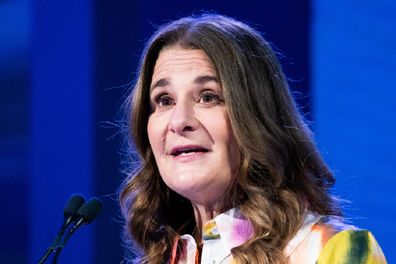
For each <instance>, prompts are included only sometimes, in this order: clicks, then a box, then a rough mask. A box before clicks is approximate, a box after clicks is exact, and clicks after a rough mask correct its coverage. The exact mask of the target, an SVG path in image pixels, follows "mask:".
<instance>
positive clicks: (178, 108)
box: [169, 102, 199, 135]
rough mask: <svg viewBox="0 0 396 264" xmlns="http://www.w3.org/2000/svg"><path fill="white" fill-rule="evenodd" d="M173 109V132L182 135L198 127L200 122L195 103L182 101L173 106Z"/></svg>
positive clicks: (170, 124)
mask: <svg viewBox="0 0 396 264" xmlns="http://www.w3.org/2000/svg"><path fill="white" fill-rule="evenodd" d="M172 111H173V112H172V114H171V117H170V121H169V130H170V131H171V132H173V133H176V134H179V135H182V134H183V133H186V132H191V131H194V130H196V129H197V127H198V125H199V122H198V120H197V119H196V117H195V114H194V107H193V105H191V104H189V103H187V102H180V103H179V104H176V105H175V106H174V107H173V109H172Z"/></svg>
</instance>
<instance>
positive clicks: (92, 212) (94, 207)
mask: <svg viewBox="0 0 396 264" xmlns="http://www.w3.org/2000/svg"><path fill="white" fill-rule="evenodd" d="M102 207H103V204H102V201H101V200H100V199H99V198H96V197H93V198H91V199H89V201H88V202H86V203H85V204H83V205H82V206H81V207H80V209H78V211H77V217H76V218H75V220H74V221H75V224H74V226H72V227H71V228H70V229H69V232H68V233H67V234H66V235H65V237H64V238H63V241H62V243H60V244H58V245H57V246H56V249H55V250H54V252H55V256H54V258H53V259H52V263H56V262H57V260H58V257H59V255H60V253H61V251H62V249H63V248H64V247H65V245H66V243H67V241H68V240H69V238H70V237H71V236H72V235H73V234H74V232H75V231H76V230H77V229H78V228H79V227H80V226H82V225H83V224H89V223H91V222H92V221H93V220H94V219H95V218H96V217H97V216H98V214H99V213H100V211H101V210H102Z"/></svg>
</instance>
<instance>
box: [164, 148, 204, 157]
mask: <svg viewBox="0 0 396 264" xmlns="http://www.w3.org/2000/svg"><path fill="white" fill-rule="evenodd" d="M198 151H200V152H207V151H208V149H207V148H205V147H202V146H200V145H180V146H175V147H173V148H172V149H171V151H170V155H172V156H177V155H179V154H181V153H183V152H198Z"/></svg>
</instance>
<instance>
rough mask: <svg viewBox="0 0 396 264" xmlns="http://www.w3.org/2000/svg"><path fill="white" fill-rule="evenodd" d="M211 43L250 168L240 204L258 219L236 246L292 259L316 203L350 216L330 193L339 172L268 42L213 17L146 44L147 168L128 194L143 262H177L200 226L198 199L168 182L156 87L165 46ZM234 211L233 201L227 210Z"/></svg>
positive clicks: (140, 150) (138, 101)
mask: <svg viewBox="0 0 396 264" xmlns="http://www.w3.org/2000/svg"><path fill="white" fill-rule="evenodd" d="M175 45H178V46H181V47H183V48H186V49H201V50H203V51H205V52H206V54H207V55H208V56H209V58H210V59H211V61H212V63H213V65H214V66H215V68H216V70H217V74H218V77H219V79H220V83H221V86H222V87H223V92H224V100H225V104H226V107H227V111H228V114H229V118H230V123H231V127H232V130H233V133H234V135H235V137H236V140H237V143H238V146H239V150H240V153H241V157H242V160H241V165H240V167H239V170H238V173H237V176H236V180H235V183H234V186H233V188H232V190H231V191H230V192H229V193H227V194H226V195H227V199H228V200H229V202H230V206H233V207H237V208H239V209H240V210H241V212H242V213H243V215H244V216H245V217H246V218H247V219H248V220H249V221H250V222H251V224H252V225H253V228H254V237H253V238H251V239H250V240H248V241H247V242H245V243H244V244H242V245H240V246H238V247H236V248H233V249H232V255H233V258H234V260H235V261H236V262H237V263H261V264H262V263H271V264H273V263H287V259H286V257H285V256H284V255H283V253H282V252H283V249H284V248H285V246H286V245H287V243H288V242H289V241H290V239H291V238H292V237H293V236H294V235H295V234H296V232H297V231H298V229H299V227H300V226H301V224H302V221H303V218H304V213H305V212H306V211H307V210H309V211H312V212H316V213H319V214H322V215H334V216H340V215H341V212H340V210H339V208H338V206H337V204H336V202H335V201H334V199H333V198H332V197H331V195H330V194H329V192H328V191H329V188H331V187H332V186H333V184H334V182H335V179H334V177H333V175H332V173H331V171H330V170H329V168H328V167H327V165H326V164H325V162H324V161H323V159H322V157H321V155H320V153H319V152H318V150H317V148H316V146H315V144H314V142H313V139H312V135H311V132H310V130H309V128H308V127H307V125H306V124H305V122H304V120H303V118H302V116H301V115H300V113H299V111H298V108H297V107H296V104H295V102H294V100H293V98H292V96H291V93H290V91H289V88H288V83H287V80H286V78H285V76H284V73H283V71H282V69H281V66H280V63H279V61H278V59H277V57H276V55H275V53H274V52H273V50H272V49H271V47H270V45H269V44H268V42H267V41H266V40H265V39H264V38H263V37H262V36H261V35H260V34H259V33H258V32H257V31H255V30H254V29H252V28H251V27H250V26H248V25H246V24H244V23H241V22H239V21H236V20H234V19H232V18H229V17H225V16H221V15H213V14H204V15H200V16H196V17H187V18H182V19H180V20H177V21H174V22H172V23H170V24H167V25H165V26H163V27H161V28H159V30H158V31H157V32H156V33H155V34H154V35H153V37H152V38H151V39H150V40H149V42H148V43H147V46H146V49H145V50H144V53H143V56H142V59H141V64H140V69H139V76H138V77H137V81H136V84H135V87H134V92H133V93H132V94H131V97H130V101H129V104H130V107H131V109H130V118H129V122H130V123H129V125H130V136H131V138H132V140H133V143H134V146H135V148H136V151H137V154H138V156H139V159H140V166H139V167H138V168H137V169H136V170H135V171H133V172H131V173H130V176H129V177H128V178H127V179H126V181H125V183H124V185H123V186H122V191H121V194H120V200H121V206H122V209H123V212H124V215H125V218H126V230H127V232H128V234H129V235H130V236H131V238H132V239H133V241H134V242H135V246H137V247H138V248H139V249H140V250H141V254H142V258H141V259H140V261H141V262H143V263H150V264H151V263H164V262H167V261H168V260H169V259H170V256H171V254H172V247H173V245H174V242H175V241H176V238H177V237H179V236H180V235H181V234H184V233H190V234H191V233H192V232H193V230H194V228H195V226H196V223H195V220H194V214H193V210H192V207H191V204H190V203H189V201H188V200H186V199H185V198H183V197H181V196H180V195H178V194H177V193H175V192H174V191H172V190H171V189H169V188H168V187H167V186H166V185H165V183H164V182H163V181H162V179H161V176H160V174H159V172H158V168H157V165H156V162H155V159H154V156H153V153H152V150H151V148H150V144H149V140H148V136H147V121H148V118H149V115H150V106H149V91H150V89H149V87H150V83H151V78H152V74H153V69H154V66H155V63H156V60H157V58H158V56H159V53H160V52H161V50H163V49H164V48H165V47H171V46H175ZM225 209H227V208H225Z"/></svg>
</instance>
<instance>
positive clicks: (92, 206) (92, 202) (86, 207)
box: [77, 197, 103, 224]
mask: <svg viewBox="0 0 396 264" xmlns="http://www.w3.org/2000/svg"><path fill="white" fill-rule="evenodd" d="M102 207H103V204H102V201H101V200H99V199H98V198H96V197H94V198H91V199H89V200H88V202H86V203H85V204H83V205H82V206H81V207H80V209H78V212H77V214H78V215H79V216H81V217H82V218H83V219H84V222H85V223H87V224H88V223H90V222H91V221H92V220H94V219H95V217H96V216H97V215H98V214H99V213H100V210H102Z"/></svg>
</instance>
